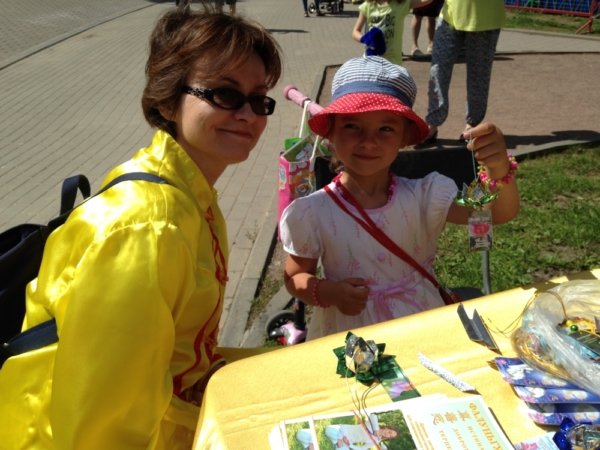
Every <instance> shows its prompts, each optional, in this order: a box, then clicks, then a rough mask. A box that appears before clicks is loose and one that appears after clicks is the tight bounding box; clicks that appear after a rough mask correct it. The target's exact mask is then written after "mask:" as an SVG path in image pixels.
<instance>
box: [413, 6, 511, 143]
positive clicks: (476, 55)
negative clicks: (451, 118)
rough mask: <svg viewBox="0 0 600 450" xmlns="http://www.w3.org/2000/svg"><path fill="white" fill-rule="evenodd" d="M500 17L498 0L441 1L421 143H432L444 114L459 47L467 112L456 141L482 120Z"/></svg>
mask: <svg viewBox="0 0 600 450" xmlns="http://www.w3.org/2000/svg"><path fill="white" fill-rule="evenodd" d="M504 17H505V14H504V3H503V1H502V0H486V1H480V0H446V2H445V3H444V7H443V8H442V22H441V23H440V25H439V27H438V28H437V30H436V32H435V37H434V44H433V53H432V55H431V68H430V74H429V91H428V109H427V116H426V117H425V120H426V121H427V124H428V126H429V133H428V134H427V138H426V139H425V140H424V142H423V143H422V144H421V146H428V145H432V144H435V142H436V141H437V134H438V128H439V127H440V126H442V125H443V123H444V122H445V121H446V119H447V117H448V112H449V108H450V102H449V96H448V90H449V87H450V80H451V78H452V69H453V68H454V63H455V62H456V60H457V58H458V56H459V55H460V54H461V53H462V52H463V49H464V55H465V59H466V66H467V111H466V114H465V127H464V129H463V130H462V132H461V133H460V136H459V137H458V138H459V140H460V141H464V139H465V137H466V136H467V133H468V131H469V130H470V129H471V128H473V127H475V126H476V125H478V124H480V123H481V122H482V121H483V120H484V118H485V114H486V111H487V102H488V95H489V90H490V81H491V77H492V64H493V62H494V55H495V54H496V44H497V43H498V38H499V36H500V29H501V28H502V25H503V24H504ZM457 134H458V132H457Z"/></svg>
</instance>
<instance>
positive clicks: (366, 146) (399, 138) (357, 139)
mask: <svg viewBox="0 0 600 450" xmlns="http://www.w3.org/2000/svg"><path fill="white" fill-rule="evenodd" d="M408 132H409V122H408V120H407V119H405V118H404V117H401V116H399V115H397V114H394V113H392V112H389V111H373V112H366V113H359V114H337V115H335V117H334V123H333V127H332V131H331V134H330V136H329V138H330V140H331V141H332V142H333V144H334V147H335V154H336V156H337V158H338V159H339V160H340V161H341V162H342V163H343V165H344V171H345V172H347V173H349V174H350V175H355V176H363V177H364V176H372V175H377V176H380V175H382V173H385V174H386V175H387V172H388V171H389V168H390V166H391V164H392V162H393V161H394V159H395V158H396V156H397V155H398V150H399V149H400V148H403V147H405V146H406V143H407V142H408Z"/></svg>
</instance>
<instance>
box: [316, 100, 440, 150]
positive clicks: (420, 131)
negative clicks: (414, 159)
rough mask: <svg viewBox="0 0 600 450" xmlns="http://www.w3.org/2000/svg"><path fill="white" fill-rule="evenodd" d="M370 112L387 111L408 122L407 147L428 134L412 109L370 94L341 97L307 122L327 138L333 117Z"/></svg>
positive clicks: (422, 122) (395, 101)
mask: <svg viewBox="0 0 600 450" xmlns="http://www.w3.org/2000/svg"><path fill="white" fill-rule="evenodd" d="M372 111H389V112H392V113H394V114H398V115H399V116H402V117H404V118H406V119H407V120H409V121H410V124H411V127H410V137H409V142H408V143H407V145H416V144H420V143H421V142H423V141H424V140H425V138H426V137H427V135H428V134H429V127H428V126H427V124H426V123H425V121H424V120H423V119H421V118H420V117H419V116H418V115H417V114H416V113H415V112H414V111H413V110H412V108H410V107H409V106H407V105H405V104H404V103H402V102H401V101H400V100H398V99H397V98H395V97H392V96H391V95H387V94H377V93H370V92H360V93H355V94H346V95H343V96H342V97H340V98H338V99H336V100H334V101H333V102H331V104H330V105H328V106H327V107H325V108H324V109H323V110H321V111H320V112H319V113H317V114H315V115H314V116H312V117H311V118H310V119H309V120H308V124H309V126H310V129H311V130H312V131H313V132H314V133H316V134H318V135H319V136H323V137H328V136H327V135H328V134H329V132H330V130H331V124H332V116H333V115H335V114H359V113H365V112H372Z"/></svg>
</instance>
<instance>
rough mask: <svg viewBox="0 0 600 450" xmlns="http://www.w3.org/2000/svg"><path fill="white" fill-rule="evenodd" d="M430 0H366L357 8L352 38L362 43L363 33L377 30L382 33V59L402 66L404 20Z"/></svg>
mask: <svg viewBox="0 0 600 450" xmlns="http://www.w3.org/2000/svg"><path fill="white" fill-rule="evenodd" d="M431 1H432V0H366V1H365V2H364V3H362V4H361V5H360V6H359V7H358V19H357V20H356V23H355V24H354V28H353V30H352V38H353V39H354V40H355V41H357V42H362V43H364V42H363V41H361V38H362V37H363V31H365V23H366V25H367V26H366V29H367V30H366V31H367V32H369V31H370V30H371V29H373V28H378V29H379V30H381V32H382V33H383V37H384V41H385V52H384V53H383V54H381V56H383V57H384V58H386V59H388V60H389V61H391V62H393V63H394V64H402V35H403V32H404V19H405V18H406V16H407V15H408V13H409V12H410V10H411V9H413V8H418V7H420V6H425V5H427V4H428V3H430V2H431Z"/></svg>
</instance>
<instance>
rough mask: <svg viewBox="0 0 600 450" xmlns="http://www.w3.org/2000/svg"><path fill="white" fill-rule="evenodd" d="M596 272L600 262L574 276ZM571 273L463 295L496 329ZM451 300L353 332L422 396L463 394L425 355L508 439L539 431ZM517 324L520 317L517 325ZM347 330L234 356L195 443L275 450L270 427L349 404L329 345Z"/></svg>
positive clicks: (213, 390)
mask: <svg viewBox="0 0 600 450" xmlns="http://www.w3.org/2000/svg"><path fill="white" fill-rule="evenodd" d="M590 278H597V279H600V269H597V270H594V271H591V272H584V273H580V274H577V275H573V276H569V278H568V279H590ZM566 280H567V278H564V277H563V278H559V279H556V280H553V281H552V282H548V283H544V284H543V285H536V286H535V287H530V288H517V289H511V290H508V291H503V292H499V293H496V294H492V295H489V296H486V297H482V298H480V299H475V300H470V301H467V302H464V303H463V305H464V307H465V309H466V311H467V313H468V315H469V316H470V317H471V316H472V313H473V310H474V309H477V312H478V313H479V314H480V316H481V317H483V318H484V320H486V322H487V324H488V326H489V327H490V328H491V329H492V330H494V329H498V330H504V329H507V328H509V327H510V326H511V325H515V324H519V323H520V322H519V321H518V319H519V316H520V313H521V312H522V311H523V308H524V306H525V304H526V303H527V301H528V300H529V299H530V298H531V297H532V295H533V294H534V292H535V290H536V289H539V290H547V289H550V288H552V287H553V286H556V285H557V284H558V283H561V282H564V281H566ZM456 309H457V306H456V305H451V306H446V307H443V308H438V309H434V310H431V311H427V312H424V313H420V314H415V315H412V316H409V317H404V318H401V319H397V320H393V321H389V322H383V323H380V324H377V325H372V326H369V327H364V328H359V329H356V330H351V331H353V332H354V333H355V334H356V335H358V336H361V337H363V338H365V339H372V340H374V341H375V342H376V343H385V344H386V349H385V353H386V354H391V355H395V356H396V360H397V361H398V364H399V365H400V367H402V369H403V370H404V372H405V374H406V376H407V377H408V378H409V379H410V380H411V382H412V383H413V384H414V386H415V387H416V388H417V390H418V391H419V392H420V393H421V395H428V394H436V393H441V394H446V395H448V396H452V397H458V396H464V395H469V394H464V393H462V392H460V391H459V390H457V389H456V388H454V387H453V386H451V385H450V384H448V383H447V382H445V381H443V380H441V379H440V378H438V377H437V376H436V375H434V374H433V373H432V372H430V371H429V370H427V369H425V368H424V367H423V366H421V364H420V363H419V359H418V354H419V353H423V354H425V355H426V356H428V357H429V358H431V359H432V360H434V361H435V362H437V363H439V364H441V365H443V366H444V367H445V368H446V369H448V370H450V371H451V372H453V373H455V374H456V375H458V376H459V377H460V378H461V379H462V380H464V381H466V382H467V383H469V384H471V385H472V386H474V387H475V388H476V389H477V390H478V392H479V393H480V394H481V395H482V396H483V397H484V399H485V401H486V403H487V404H488V405H489V406H490V408H491V409H492V411H493V412H494V414H495V415H496V417H497V419H498V421H499V422H500V424H501V426H502V427H503V428H504V430H505V432H506V434H507V435H508V437H509V439H510V440H511V441H512V442H513V443H516V442H520V441H522V440H524V439H526V438H530V437H533V436H536V435H540V434H543V433H544V432H545V431H547V430H544V429H542V428H540V427H539V426H537V425H536V424H535V423H534V422H533V421H532V420H531V419H530V418H529V417H528V416H527V414H526V412H525V406H524V403H523V402H522V401H521V400H520V399H519V398H518V397H517V396H516V394H515V393H514V392H513V390H512V388H511V387H510V385H509V384H508V383H506V382H505V381H503V380H502V378H501V377H500V374H499V373H498V371H497V370H496V369H494V368H493V367H492V366H491V365H490V364H489V362H490V361H493V359H494V357H496V356H498V355H497V354H496V353H494V352H492V351H491V350H489V349H487V348H486V347H484V346H483V345H479V344H477V343H475V342H473V341H471V340H470V339H469V338H468V336H467V334H466V332H465V330H464V328H463V326H462V323H461V321H460V319H459V317H458V315H457V312H456ZM515 321H517V322H515ZM346 334H347V333H346V332H344V333H338V334H335V335H331V336H327V337H324V338H321V339H317V340H315V341H311V342H307V343H304V344H299V345H295V346H290V347H284V348H281V349H277V350H274V351H272V352H268V353H265V354H261V355H258V356H252V357H250V358H246V359H241V360H238V361H236V362H234V363H232V364H228V365H227V366H225V367H223V368H222V369H220V370H219V371H218V372H217V373H216V374H215V375H214V376H213V377H212V378H211V380H210V382H209V384H208V387H207V391H206V393H205V398H204V403H203V405H202V411H201V415H200V419H199V423H198V428H197V436H196V442H195V444H194V449H195V450H207V449H236V450H239V449H249V450H250V449H252V450H260V449H269V440H268V437H269V433H270V431H271V430H272V429H273V427H275V426H277V425H278V424H279V422H280V421H281V420H284V419H294V418H299V417H303V416H309V415H315V414H325V413H335V412H341V411H348V410H352V409H353V408H354V407H353V404H352V399H351V396H350V393H349V391H348V387H347V383H346V380H345V379H343V378H340V376H339V375H337V374H336V373H335V369H336V364H337V359H336V357H335V355H334V354H333V351H332V350H333V349H334V348H336V347H340V346H342V345H344V340H345V337H346ZM493 336H494V339H495V340H496V343H497V344H498V346H499V348H500V350H501V352H502V354H503V355H504V356H515V353H514V351H513V349H512V347H511V344H510V340H509V336H508V334H507V335H506V336H503V335H502V334H500V333H493ZM389 402H390V399H389V397H388V395H387V394H386V392H385V391H384V390H383V388H382V387H381V386H378V387H377V388H376V389H374V390H373V391H372V393H371V394H369V397H368V400H367V406H374V405H379V404H383V403H389Z"/></svg>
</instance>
